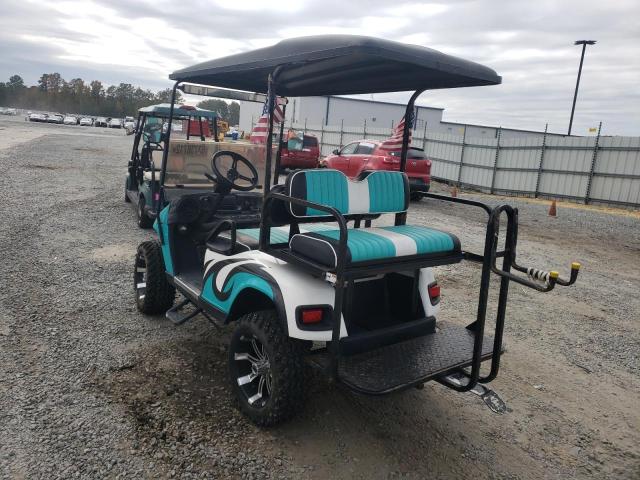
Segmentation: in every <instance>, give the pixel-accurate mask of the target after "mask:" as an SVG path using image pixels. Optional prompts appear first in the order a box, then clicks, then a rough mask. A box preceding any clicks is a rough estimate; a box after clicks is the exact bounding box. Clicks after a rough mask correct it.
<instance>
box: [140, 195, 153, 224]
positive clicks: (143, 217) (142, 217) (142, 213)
mask: <svg viewBox="0 0 640 480" xmlns="http://www.w3.org/2000/svg"><path fill="white" fill-rule="evenodd" d="M145 203H146V202H145V200H144V197H143V196H142V195H140V198H139V199H138V206H137V207H136V216H137V217H138V226H139V227H140V228H151V227H152V226H153V219H151V218H149V216H148V215H147V213H146V212H145V211H144V206H145Z"/></svg>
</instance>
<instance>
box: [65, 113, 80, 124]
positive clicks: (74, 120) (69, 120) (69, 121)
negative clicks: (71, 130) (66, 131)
mask: <svg viewBox="0 0 640 480" xmlns="http://www.w3.org/2000/svg"><path fill="white" fill-rule="evenodd" d="M62 123H64V124H65V125H77V124H78V119H77V118H76V117H72V116H71V115H67V116H66V117H64V120H63V122H62Z"/></svg>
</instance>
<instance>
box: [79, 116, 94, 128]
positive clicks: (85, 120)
mask: <svg viewBox="0 0 640 480" xmlns="http://www.w3.org/2000/svg"><path fill="white" fill-rule="evenodd" d="M92 125H93V118H91V117H82V118H81V119H80V126H82V127H90V126H92Z"/></svg>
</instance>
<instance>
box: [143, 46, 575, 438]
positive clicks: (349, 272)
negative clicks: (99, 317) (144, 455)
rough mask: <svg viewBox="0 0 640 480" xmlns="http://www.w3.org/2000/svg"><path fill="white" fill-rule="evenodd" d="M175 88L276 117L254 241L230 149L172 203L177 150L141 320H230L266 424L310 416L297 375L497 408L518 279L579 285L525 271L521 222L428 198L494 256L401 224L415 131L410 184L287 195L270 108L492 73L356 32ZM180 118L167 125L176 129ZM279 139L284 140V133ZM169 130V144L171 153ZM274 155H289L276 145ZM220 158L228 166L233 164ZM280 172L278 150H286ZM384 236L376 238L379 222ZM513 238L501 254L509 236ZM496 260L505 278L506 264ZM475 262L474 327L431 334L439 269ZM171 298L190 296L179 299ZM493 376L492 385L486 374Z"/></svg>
mask: <svg viewBox="0 0 640 480" xmlns="http://www.w3.org/2000/svg"><path fill="white" fill-rule="evenodd" d="M170 78H171V79H172V80H174V81H175V82H176V83H175V86H174V90H173V91H174V96H175V92H176V90H177V89H178V88H181V89H182V88H185V85H190V84H198V85H202V87H197V88H207V87H204V86H215V87H223V88H237V89H243V90H247V91H251V92H260V93H266V94H267V98H268V103H267V106H268V108H267V111H268V112H269V126H268V134H267V135H266V148H265V149H264V151H263V153H264V156H265V157H264V172H265V174H264V179H263V182H264V185H263V193H262V194H259V195H260V196H261V200H262V206H261V209H260V210H259V211H258V215H259V217H260V222H259V228H258V227H256V225H254V222H255V214H254V212H245V211H242V210H238V211H237V212H235V213H234V214H232V215H229V214H227V213H224V214H222V213H221V210H220V205H222V204H223V203H224V202H225V198H226V197H227V196H229V195H236V196H237V198H239V199H240V200H239V203H240V204H242V199H243V198H245V196H247V195H250V194H252V193H255V192H251V191H250V190H251V189H253V188H255V187H256V186H257V182H258V180H257V178H258V174H257V168H256V166H255V165H254V164H253V162H252V160H250V159H248V158H246V157H245V156H244V155H242V154H241V153H238V152H237V151H234V150H233V148H234V145H229V147H228V149H225V150H222V151H218V152H216V153H215V154H213V155H212V157H211V159H210V168H211V170H210V171H209V172H206V173H205V174H203V177H204V176H206V178H209V179H210V180H211V181H212V182H213V185H214V186H213V188H210V190H209V191H208V192H204V191H202V192H198V193H194V194H188V195H187V194H184V195H181V196H180V197H177V198H174V199H173V200H169V201H167V200H166V197H167V195H168V192H169V191H170V189H168V188H167V179H168V178H169V173H170V172H169V171H168V167H169V149H166V148H165V149H164V151H163V159H162V164H161V168H160V179H159V183H160V190H159V196H158V197H159V198H158V199H157V200H156V205H157V207H156V208H160V207H159V205H166V206H164V207H163V208H162V209H161V210H160V213H159V215H158V217H157V218H156V221H155V224H154V229H155V230H156V232H157V234H158V240H153V241H146V242H143V243H142V244H141V245H140V246H139V247H138V250H137V254H136V257H135V269H134V287H135V296H136V303H137V308H138V309H139V311H141V312H142V313H146V314H157V313H164V314H165V315H166V317H167V318H168V319H170V320H171V321H173V322H174V323H175V324H176V325H180V324H184V323H185V322H187V321H188V320H190V319H192V318H194V317H195V316H196V315H198V314H202V315H204V316H205V317H206V318H207V319H209V320H210V321H211V322H213V323H215V324H228V323H230V322H234V325H235V328H234V331H233V333H232V336H231V340H230V345H229V357H228V368H229V377H230V381H231V388H232V389H233V392H234V394H235V396H236V397H237V400H238V402H239V406H240V409H241V410H242V412H243V413H244V414H246V415H247V416H248V417H249V418H250V419H251V420H252V421H253V422H255V423H256V424H258V425H262V426H266V425H273V424H276V423H278V422H281V421H283V420H285V419H287V418H289V417H291V416H292V415H293V414H294V413H295V412H296V411H297V410H298V409H299V408H300V407H301V406H302V405H304V399H303V393H304V386H303V380H304V375H303V368H304V366H305V364H306V365H310V366H312V367H315V368H317V369H318V370H319V371H320V372H323V373H324V374H326V375H327V376H328V377H329V378H330V379H332V380H333V381H335V382H337V383H338V384H340V385H343V386H345V387H346V388H348V389H351V390H353V391H355V392H359V393H362V394H369V395H382V394H388V393H391V392H396V391H400V390H404V389H408V388H412V387H417V388H420V387H422V386H423V385H424V383H425V382H428V381H432V380H433V381H436V382H439V383H441V384H442V385H444V386H446V387H448V388H451V389H454V390H457V391H460V392H464V391H470V390H473V391H475V392H479V393H481V394H482V395H483V396H484V397H485V400H486V401H488V403H490V404H492V405H493V406H494V407H499V406H500V401H499V398H498V397H497V396H495V395H492V392H491V391H490V390H488V389H487V388H486V387H484V386H483V385H484V384H487V383H489V382H491V381H492V380H493V379H494V378H496V375H497V374H498V369H499V366H500V358H501V354H502V352H503V348H502V336H503V329H504V323H505V313H506V306H507V294H508V289H509V284H510V282H512V281H513V282H516V283H518V284H520V285H523V286H526V287H530V288H532V289H535V290H538V291H540V292H549V291H551V290H553V289H554V287H555V286H557V285H571V284H573V283H574V282H575V281H576V279H577V276H578V269H579V264H573V265H572V269H571V275H570V278H569V279H563V278H561V277H560V276H559V275H558V273H557V272H555V271H551V272H543V271H540V270H536V269H531V268H527V267H524V266H521V265H519V264H518V263H517V261H516V243H517V236H518V211H517V209H515V208H513V207H511V206H509V205H501V206H498V207H495V208H492V207H489V206H487V205H485V204H483V203H480V202H476V201H472V200H467V199H462V198H452V197H447V196H442V195H436V194H431V193H426V192H424V193H422V195H423V196H424V197H428V198H432V199H436V200H439V201H444V202H451V203H453V204H463V205H467V206H472V207H476V208H478V209H480V210H481V211H482V212H483V214H486V215H487V223H486V236H485V245H484V251H483V252H482V253H481V254H478V253H473V252H470V251H468V250H466V249H464V248H463V245H464V242H465V239H464V238H463V239H462V242H461V240H459V239H458V238H457V237H456V236H454V235H453V234H451V233H448V232H446V231H442V230H438V229H435V228H432V227H426V226H421V225H410V224H408V223H407V209H408V207H409V195H410V190H409V184H408V181H407V177H406V175H405V173H404V171H405V166H406V160H407V151H408V147H409V145H408V144H409V133H410V132H409V128H410V127H409V126H410V125H411V123H412V122H411V121H406V122H405V130H404V135H403V145H402V153H401V165H400V171H373V172H368V171H365V172H363V173H362V175H361V176H360V177H359V178H358V179H355V180H351V179H348V178H347V177H346V176H345V175H344V174H343V173H342V172H340V171H338V170H332V169H317V170H299V171H296V172H292V173H290V174H288V175H287V177H286V180H285V182H284V183H283V184H277V182H278V173H279V172H278V169H277V166H276V171H275V174H274V175H273V177H274V186H273V187H272V183H271V182H272V175H271V171H272V169H271V166H272V161H273V158H272V157H273V151H272V148H271V146H272V145H271V143H272V141H273V133H274V128H275V126H274V119H273V118H274V115H273V112H274V106H275V104H276V95H282V96H307V95H310V96H311V95H312V96H317V95H341V94H362V93H380V92H396V91H409V90H411V91H414V93H413V95H412V96H411V98H410V99H409V102H408V105H407V109H406V118H407V119H408V120H410V116H411V115H412V112H413V106H414V102H415V100H416V98H417V97H418V96H419V95H420V93H422V92H423V91H425V90H427V89H437V88H456V87H469V86H480V85H495V84H499V83H500V82H501V78H500V77H499V76H498V75H497V74H496V73H495V72H494V71H493V70H491V69H489V68H487V67H484V66H482V65H479V64H476V63H473V62H469V61H465V60H462V59H460V58H456V57H452V56H449V55H445V54H442V53H440V52H437V51H435V50H431V49H428V48H424V47H419V46H414V45H405V44H401V43H397V42H393V41H388V40H381V39H375V38H369V37H360V36H348V35H326V36H315V37H305V38H298V39H289V40H284V41H281V42H279V43H278V44H276V45H273V46H271V47H267V48H262V49H259V50H255V51H252V52H247V53H241V54H237V55H233V56H229V57H225V58H220V59H216V60H212V61H210V62H205V63H201V64H198V65H195V66H192V67H189V68H185V69H182V70H179V71H177V72H174V73H173V74H171V75H170ZM176 111H178V109H177V108H176V107H173V106H171V112H170V115H169V120H168V122H169V124H170V125H171V122H172V121H173V119H174V117H175V112H176ZM281 128H282V127H281ZM171 135H173V134H172V131H171V128H169V129H168V130H167V134H166V137H167V138H166V142H169V143H170V142H171V141H172V140H171V138H170V137H171ZM278 148H280V147H278ZM223 160H227V163H224V162H223ZM276 164H277V153H276ZM385 216H386V217H387V218H388V217H390V218H392V219H393V224H392V225H391V226H384V225H389V223H386V224H385V223H381V224H380V225H376V226H373V223H374V222H378V220H379V219H381V218H383V217H385ZM503 217H506V232H505V235H504V236H503V238H502V241H500V242H499V227H500V223H501V220H502V219H503ZM498 260H500V261H501V266H498V264H497V261H498ZM462 261H469V262H476V263H479V264H481V266H482V273H481V276H480V282H479V283H480V285H479V287H480V288H479V301H478V310H477V315H476V316H475V318H474V319H472V321H470V323H469V325H467V326H466V327H464V326H458V325H455V324H444V323H442V322H439V321H438V322H437V318H438V313H439V309H440V288H439V286H438V283H437V280H436V277H435V274H434V270H433V268H434V267H437V266H441V265H452V264H457V263H459V262H462ZM493 275H496V276H497V277H499V278H500V292H499V297H498V301H497V304H498V306H497V318H496V322H495V329H494V331H493V332H491V333H492V335H489V334H488V333H489V332H485V319H486V311H487V303H488V293H489V283H490V280H491V278H492V276H493ZM176 290H177V291H178V292H179V293H180V294H181V298H180V300H179V302H178V303H176V302H175V292H176ZM484 361H487V362H488V363H489V364H490V367H489V368H490V370H489V373H488V374H486V375H485V374H482V373H481V369H480V366H481V363H482V362H484Z"/></svg>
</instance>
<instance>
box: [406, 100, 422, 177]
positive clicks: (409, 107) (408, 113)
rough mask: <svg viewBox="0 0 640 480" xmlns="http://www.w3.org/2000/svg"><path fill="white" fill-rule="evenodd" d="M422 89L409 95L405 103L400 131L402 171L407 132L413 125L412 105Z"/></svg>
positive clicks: (407, 138)
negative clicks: (402, 128) (407, 101)
mask: <svg viewBox="0 0 640 480" xmlns="http://www.w3.org/2000/svg"><path fill="white" fill-rule="evenodd" d="M422 92H424V89H423V90H416V91H415V92H413V95H411V98H410V99H409V103H407V109H406V110H405V112H404V131H403V132H402V153H401V154H400V171H401V172H404V170H405V167H406V166H407V153H408V152H409V134H410V133H411V127H412V125H413V105H414V104H415V103H416V99H417V98H418V97H419V96H420V94H421V93H422Z"/></svg>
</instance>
